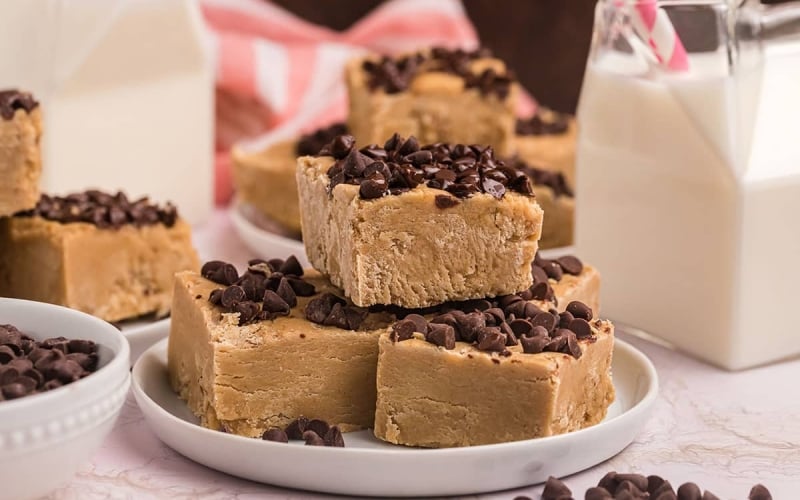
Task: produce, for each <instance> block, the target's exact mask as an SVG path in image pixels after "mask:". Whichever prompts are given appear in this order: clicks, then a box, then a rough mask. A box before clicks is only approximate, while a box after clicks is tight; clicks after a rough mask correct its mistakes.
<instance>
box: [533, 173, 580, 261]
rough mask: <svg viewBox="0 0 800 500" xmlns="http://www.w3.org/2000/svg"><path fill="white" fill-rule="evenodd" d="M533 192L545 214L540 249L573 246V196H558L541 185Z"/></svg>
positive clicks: (536, 186) (534, 186)
mask: <svg viewBox="0 0 800 500" xmlns="http://www.w3.org/2000/svg"><path fill="white" fill-rule="evenodd" d="M533 192H534V194H535V195H536V201H537V202H538V203H539V206H540V207H542V211H543V212H544V222H543V224H542V239H540V240H539V248H541V249H543V250H544V249H548V248H558V247H565V246H569V245H572V234H573V232H574V227H575V199H574V198H573V197H571V196H564V195H562V196H556V195H555V193H554V192H553V190H552V189H551V188H550V187H548V186H544V185H541V184H534V185H533Z"/></svg>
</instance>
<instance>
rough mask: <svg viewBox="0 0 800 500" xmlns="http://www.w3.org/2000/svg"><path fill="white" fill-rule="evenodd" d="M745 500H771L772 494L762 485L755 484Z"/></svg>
mask: <svg viewBox="0 0 800 500" xmlns="http://www.w3.org/2000/svg"><path fill="white" fill-rule="evenodd" d="M747 498H748V500H772V494H771V493H770V492H769V490H768V489H767V488H766V487H764V485H762V484H757V485H755V486H753V488H752V489H751V490H750V496H748V497H747Z"/></svg>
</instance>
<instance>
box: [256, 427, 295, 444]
mask: <svg viewBox="0 0 800 500" xmlns="http://www.w3.org/2000/svg"><path fill="white" fill-rule="evenodd" d="M261 439H263V440H264V441H275V442H276V443H288V442H289V437H288V436H287V435H286V432H284V431H283V429H278V428H277V427H273V428H272V429H269V430H267V431H265V432H264V434H262V435H261Z"/></svg>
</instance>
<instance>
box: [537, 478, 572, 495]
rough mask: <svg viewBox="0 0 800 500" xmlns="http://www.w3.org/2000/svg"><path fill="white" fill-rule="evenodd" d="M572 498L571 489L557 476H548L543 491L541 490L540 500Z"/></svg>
mask: <svg viewBox="0 0 800 500" xmlns="http://www.w3.org/2000/svg"><path fill="white" fill-rule="evenodd" d="M570 498H572V490H570V489H569V488H567V485H566V484H564V482H563V481H561V480H560V479H558V478H555V477H553V476H550V477H549V478H547V482H546V483H545V484H544V491H542V500H567V499H570Z"/></svg>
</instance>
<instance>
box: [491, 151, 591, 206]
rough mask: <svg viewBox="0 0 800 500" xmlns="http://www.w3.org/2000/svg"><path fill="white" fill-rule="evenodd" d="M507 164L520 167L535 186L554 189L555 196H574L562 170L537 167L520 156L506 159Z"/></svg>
mask: <svg viewBox="0 0 800 500" xmlns="http://www.w3.org/2000/svg"><path fill="white" fill-rule="evenodd" d="M504 161H505V163H506V165H508V166H511V167H514V168H516V169H519V170H521V171H523V172H525V174H526V175H527V176H528V177H530V179H531V182H533V184H534V186H547V187H549V188H550V189H551V190H552V191H553V195H554V196H555V197H559V196H567V197H570V198H572V197H573V196H575V193H574V192H573V191H572V188H571V187H570V186H569V185H568V184H567V178H566V177H564V174H562V173H561V172H556V171H553V170H548V169H546V168H539V167H535V166H533V165H531V164H529V163H527V162H525V161H523V160H522V159H521V158H519V157H513V158H508V159H505V160H504Z"/></svg>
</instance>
